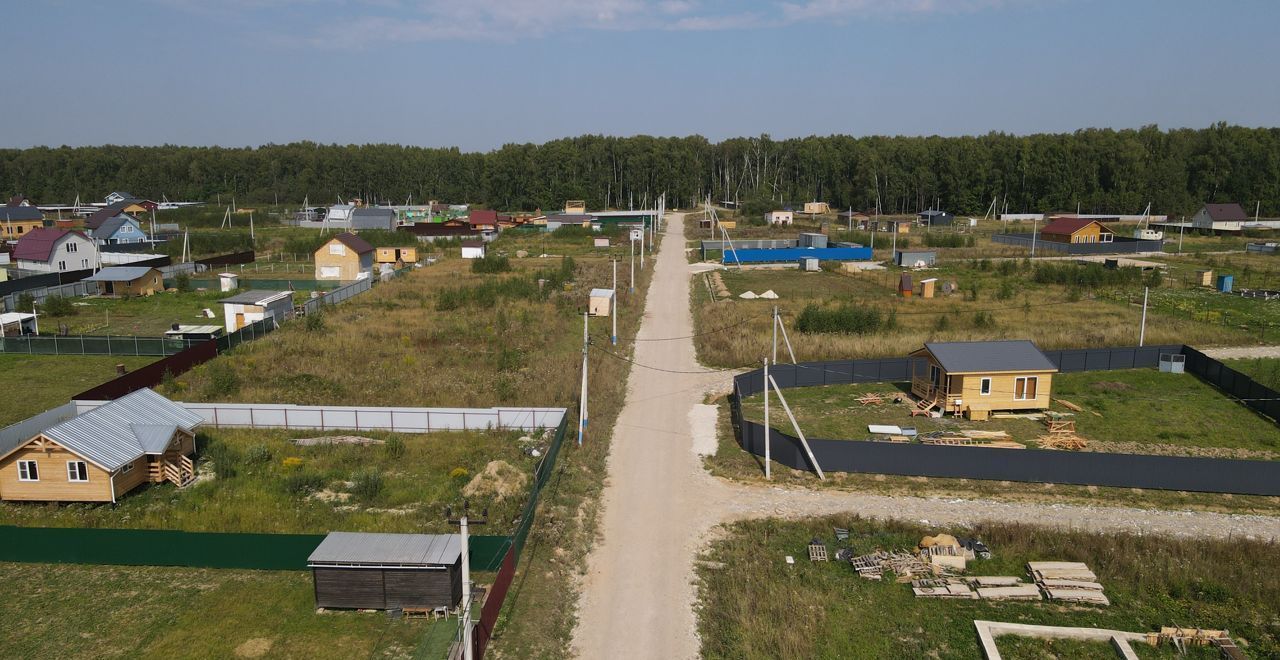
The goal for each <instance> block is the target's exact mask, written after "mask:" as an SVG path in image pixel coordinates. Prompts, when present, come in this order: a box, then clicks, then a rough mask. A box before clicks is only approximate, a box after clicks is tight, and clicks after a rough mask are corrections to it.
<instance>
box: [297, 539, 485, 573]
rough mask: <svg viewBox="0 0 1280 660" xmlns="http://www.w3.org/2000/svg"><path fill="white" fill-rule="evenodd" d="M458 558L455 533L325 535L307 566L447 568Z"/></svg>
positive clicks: (458, 548) (459, 556) (460, 541)
mask: <svg viewBox="0 0 1280 660" xmlns="http://www.w3.org/2000/svg"><path fill="white" fill-rule="evenodd" d="M461 557H462V537H460V536H458V535H457V534H383V533H362V532H329V534H328V536H325V537H324V540H323V541H321V542H320V545H319V546H317V547H316V549H315V550H314V551H313V552H312V553H311V556H310V557H307V564H308V565H311V566H316V565H322V566H323V565H330V566H332V565H346V566H351V565H357V566H441V565H444V566H451V565H453V564H454V563H456V562H457V561H458V560H459V559H460V558H461Z"/></svg>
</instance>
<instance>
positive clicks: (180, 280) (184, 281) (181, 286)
mask: <svg viewBox="0 0 1280 660" xmlns="http://www.w3.org/2000/svg"><path fill="white" fill-rule="evenodd" d="M173 288H175V289H177V290H178V291H180V292H182V293H186V292H187V291H190V290H191V276H190V275H188V274H186V273H178V274H177V275H175V276H174V277H173Z"/></svg>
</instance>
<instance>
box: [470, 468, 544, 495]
mask: <svg viewBox="0 0 1280 660" xmlns="http://www.w3.org/2000/svg"><path fill="white" fill-rule="evenodd" d="M528 481H529V475H527V474H525V473H524V472H522V471H520V469H518V468H516V467H515V466H513V465H511V464H510V463H508V462H506V461H489V464H488V465H486V466H484V470H481V471H480V472H479V473H477V474H476V476H474V477H472V478H471V481H469V482H468V483H467V485H466V486H463V487H462V494H463V495H466V496H467V497H482V496H488V497H492V498H493V499H494V500H495V501H501V500H504V499H506V498H508V497H510V496H512V495H520V494H523V493H524V486H525V484H526V483H528Z"/></svg>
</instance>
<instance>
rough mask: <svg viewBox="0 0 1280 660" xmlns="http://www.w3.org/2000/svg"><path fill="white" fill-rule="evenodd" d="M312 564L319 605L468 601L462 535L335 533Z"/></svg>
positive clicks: (420, 604)
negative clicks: (464, 595) (465, 590)
mask: <svg viewBox="0 0 1280 660" xmlns="http://www.w3.org/2000/svg"><path fill="white" fill-rule="evenodd" d="M307 566H308V567H309V568H310V569H311V574H312V577H313V578H314V581H315V594H316V607H328V608H334V609H371V610H385V609H394V608H436V607H448V608H450V609H452V608H454V607H457V605H458V603H459V602H460V601H461V600H462V539H461V538H460V537H459V536H458V535H457V534H366V533H355V532H330V533H329V535H328V536H326V537H325V539H324V541H322V542H321V543H320V545H319V546H318V547H316V549H315V551H314V552H312V553H311V556H310V557H308V558H307Z"/></svg>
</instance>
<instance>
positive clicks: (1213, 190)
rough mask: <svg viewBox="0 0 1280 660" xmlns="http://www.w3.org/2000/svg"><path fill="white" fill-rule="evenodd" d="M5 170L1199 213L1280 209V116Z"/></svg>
mask: <svg viewBox="0 0 1280 660" xmlns="http://www.w3.org/2000/svg"><path fill="white" fill-rule="evenodd" d="M0 185H3V187H4V189H5V192H6V193H7V194H14V193H23V194H26V195H28V196H29V197H31V198H33V199H35V200H36V201H38V202H40V203H56V202H64V203H70V202H71V201H72V200H73V199H75V197H76V196H77V195H78V196H79V197H80V199H81V201H83V202H88V201H98V200H100V199H101V198H102V197H103V196H104V195H106V194H107V193H108V192H110V191H113V190H125V191H129V192H132V193H134V194H135V195H138V196H142V197H147V198H151V199H157V200H158V199H160V198H162V197H167V198H168V199H170V200H175V201H176V200H180V199H181V200H195V201H208V202H221V203H223V204H229V203H231V200H232V198H234V199H235V200H236V202H237V203H238V204H241V205H246V204H268V203H280V204H300V203H302V202H303V200H308V201H309V202H310V203H312V204H315V205H325V204H331V203H334V202H336V201H338V200H339V199H347V198H350V197H355V196H358V197H361V198H364V199H366V200H371V201H376V202H391V203H396V204H400V203H404V202H406V201H408V200H410V199H412V200H413V201H414V202H425V201H427V200H431V199H435V200H440V201H447V202H453V203H462V202H470V203H478V204H482V205H485V206H489V207H492V208H499V209H504V210H526V211H531V210H534V209H543V210H551V209H557V208H560V207H561V206H562V205H563V203H564V201H565V200H566V199H583V200H586V201H587V203H588V205H589V206H590V207H591V208H601V207H606V206H609V207H619V208H627V207H631V206H634V207H636V208H639V207H641V206H642V205H644V206H648V205H652V204H653V200H654V198H655V197H656V196H657V195H658V194H661V193H666V194H667V199H668V207H689V206H691V205H693V204H695V203H700V202H701V200H702V199H703V198H704V197H705V196H707V195H710V196H711V197H712V199H714V200H716V201H726V200H727V201H734V202H737V203H740V204H743V205H744V206H746V205H750V206H753V207H754V206H759V205H766V206H767V205H771V204H800V203H803V202H805V201H811V200H820V201H826V202H828V203H830V204H831V205H832V207H834V208H839V209H843V208H850V207H851V208H854V209H857V210H870V209H873V208H876V206H877V201H878V203H879V208H880V211H881V212H882V213H913V212H917V211H920V210H923V209H927V208H941V209H944V210H949V211H952V212H956V213H964V214H968V215H974V214H982V213H984V212H985V211H986V210H987V209H988V208H989V207H990V206H991V204H992V202H993V200H995V202H996V209H997V211H1006V212H1010V213H1018V212H1040V211H1053V210H1075V209H1076V208H1079V209H1081V210H1082V211H1084V212H1110V213H1137V212H1140V211H1141V210H1142V208H1143V207H1145V206H1146V205H1147V203H1148V202H1150V203H1152V212H1153V213H1164V214H1171V215H1178V214H1190V213H1192V212H1194V211H1195V209H1197V208H1199V206H1200V204H1201V203H1203V202H1207V201H1218V202H1226V201H1233V202H1240V203H1242V204H1243V205H1245V206H1246V207H1247V208H1249V210H1251V211H1252V210H1253V209H1252V207H1253V205H1254V202H1256V201H1261V203H1262V213H1263V214H1264V215H1277V214H1280V129H1277V128H1246V127H1241V126H1231V125H1227V124H1216V125H1213V126H1210V127H1208V128H1203V129H1173V130H1161V129H1160V128H1158V127H1156V126H1147V127H1143V128H1141V129H1136V130H1111V129H1085V130H1079V131H1076V132H1074V133H1061V134H1036V135H1025V136H1017V135H1010V134H1005V133H990V134H987V135H983V136H972V137H937V136H934V137H879V136H873V137H850V136H843V135H833V136H826V137H818V136H813V137H806V138H795V139H788V140H774V139H771V138H770V137H769V136H768V135H762V136H759V137H743V138H732V139H727V140H724V141H721V142H711V141H709V140H707V139H705V138H703V137H700V136H692V137H670V138H663V137H649V136H636V137H606V136H597V135H585V136H581V137H573V138H565V139H560V140H553V141H550V142H546V143H544V144H508V145H504V146H503V147H501V148H499V149H495V150H493V151H489V152H485V153H464V152H462V151H460V150H458V149H456V148H424V147H412V146H402V145H393V144H370V145H336V144H330V145H325V144H317V143H313V142H298V143H292V144H281V145H277V144H269V145H265V146H261V147H247V148H224V147H182V146H173V145H165V146H155V147H138V146H112V145H108V146H97V147H57V148H50V147H36V148H30V149H4V150H0Z"/></svg>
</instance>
